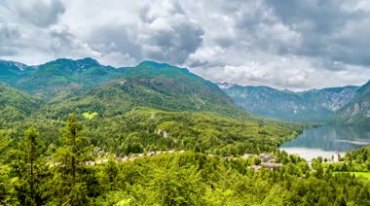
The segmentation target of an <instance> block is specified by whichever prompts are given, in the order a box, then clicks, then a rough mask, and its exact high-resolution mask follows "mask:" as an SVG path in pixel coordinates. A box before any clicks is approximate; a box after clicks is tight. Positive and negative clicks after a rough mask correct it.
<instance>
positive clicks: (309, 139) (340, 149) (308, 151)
mask: <svg viewBox="0 0 370 206" xmlns="http://www.w3.org/2000/svg"><path fill="white" fill-rule="evenodd" d="M367 145H370V129H369V130H367V131H364V130H359V129H356V128H353V127H343V126H342V127H337V126H322V127H317V128H310V129H306V130H304V131H303V133H302V134H301V135H299V136H298V137H297V138H296V139H294V140H291V141H289V142H286V143H284V144H282V145H281V146H280V149H281V150H284V151H286V152H287V153H288V154H298V155H299V156H301V157H302V158H304V159H306V160H307V161H311V160H312V159H313V158H316V157H319V156H321V157H323V158H328V159H329V160H331V159H332V158H334V160H337V159H338V154H339V155H340V156H344V154H345V152H347V151H351V150H354V149H357V148H360V147H363V146H367Z"/></svg>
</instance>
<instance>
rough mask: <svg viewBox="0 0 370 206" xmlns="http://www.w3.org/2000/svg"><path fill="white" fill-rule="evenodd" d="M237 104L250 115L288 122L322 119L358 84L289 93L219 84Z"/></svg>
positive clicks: (336, 107)
mask: <svg viewBox="0 0 370 206" xmlns="http://www.w3.org/2000/svg"><path fill="white" fill-rule="evenodd" d="M220 88H222V89H223V90H224V91H225V92H226V93H227V94H228V95H229V96H230V97H231V98H232V99H233V100H234V101H235V103H236V104H237V105H239V106H241V107H243V108H244V109H245V110H246V111H248V112H251V113H253V114H257V115H262V116H266V117H272V118H277V119H282V120H291V121H296V120H298V121H325V120H328V119H329V118H330V117H331V116H332V115H333V114H335V112H336V111H337V110H338V109H340V108H342V107H343V106H344V105H346V104H347V103H348V102H349V101H350V100H351V99H352V98H353V97H354V95H355V93H356V90H357V87H355V86H347V87H338V88H326V89H321V90H309V91H305V92H292V91H288V90H277V89H274V88H271V87H265V86H245V87H243V86H239V85H225V84H221V85H220Z"/></svg>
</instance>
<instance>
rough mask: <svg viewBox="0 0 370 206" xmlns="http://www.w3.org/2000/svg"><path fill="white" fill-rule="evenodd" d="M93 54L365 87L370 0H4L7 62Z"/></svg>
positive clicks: (242, 78) (256, 79)
mask: <svg viewBox="0 0 370 206" xmlns="http://www.w3.org/2000/svg"><path fill="white" fill-rule="evenodd" d="M133 2H135V3H133ZM87 56H89V57H92V58H95V59H97V60H99V61H100V62H101V63H102V64H109V65H113V66H131V65H136V64H138V63H139V62H141V61H142V60H146V59H149V60H156V61H160V62H167V63H170V64H174V65H178V66H182V67H187V68H189V69H190V70H191V71H193V72H195V73H197V74H199V75H201V76H203V77H204V78H206V79H209V80H212V81H217V82H228V83H238V84H242V85H268V86H273V87H277V88H281V89H293V90H304V89H310V88H322V87H328V86H341V85H347V84H355V85H359V84H363V83H365V82H366V81H367V80H369V79H370V1H367V0H343V1H338V0H300V1H296V0H284V1H277V0H204V1H201V0H173V1H167V0H158V1H157V0H147V1H145V0H142V1H132V0H0V59H5V60H15V61H20V62H23V63H26V64H40V63H44V62H46V61H50V60H53V59H55V58H61V57H63V58H73V59H77V58H82V57H87Z"/></svg>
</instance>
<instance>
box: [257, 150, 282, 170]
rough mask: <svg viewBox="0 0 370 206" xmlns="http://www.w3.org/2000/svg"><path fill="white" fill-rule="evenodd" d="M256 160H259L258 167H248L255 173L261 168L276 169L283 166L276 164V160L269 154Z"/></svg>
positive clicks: (262, 155)
mask: <svg viewBox="0 0 370 206" xmlns="http://www.w3.org/2000/svg"><path fill="white" fill-rule="evenodd" d="M258 158H259V159H260V160H261V163H260V164H258V165H252V166H250V168H252V169H253V170H255V171H258V170H260V169H262V168H266V169H277V168H281V167H282V166H283V164H281V163H277V159H276V158H275V157H274V156H273V155H271V154H260V155H259V156H258Z"/></svg>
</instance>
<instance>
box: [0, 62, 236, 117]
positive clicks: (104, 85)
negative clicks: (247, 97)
mask: <svg viewBox="0 0 370 206" xmlns="http://www.w3.org/2000/svg"><path fill="white" fill-rule="evenodd" d="M0 81H2V82H4V83H5V84H6V85H7V86H6V85H5V84H3V87H6V88H9V89H7V90H4V91H3V92H1V93H4V94H2V96H5V95H6V94H5V93H9V92H13V93H17V94H19V95H18V96H22V95H23V94H24V95H23V96H24V99H32V98H36V99H39V100H40V102H41V103H40V104H42V106H41V108H40V109H39V110H40V111H43V112H47V113H48V115H49V116H54V117H59V116H63V115H66V114H68V113H70V112H76V111H79V112H89V111H97V112H99V114H101V115H114V114H117V113H124V112H126V111H129V110H130V109H132V108H133V107H140V106H142V107H152V108H156V109H163V110H172V111H209V112H219V113H224V114H229V113H238V112H240V110H239V109H238V108H237V107H236V106H235V105H234V103H233V101H232V100H231V98H230V97H228V96H227V95H226V94H225V93H224V92H223V91H222V90H221V89H219V88H218V86H217V85H215V84H213V83H212V82H210V81H207V80H204V79H203V78H201V77H199V76H197V75H195V74H193V73H191V72H189V71H188V70H187V69H185V68H178V67H175V66H171V65H168V64H163V63H157V62H152V61H144V62H142V63H140V64H139V65H137V66H135V67H124V68H114V67H111V66H104V65H101V64H100V63H98V62H97V61H96V60H94V59H91V58H84V59H79V60H70V59H57V60H55V61H51V62H48V63H45V64H42V65H38V66H27V65H25V64H21V63H16V62H8V61H1V62H0ZM10 87H12V88H10ZM8 96H9V95H8ZM30 96H32V98H31V97H30ZM22 101H23V100H22ZM19 104H22V103H21V101H19ZM17 108H18V107H17ZM27 108H34V107H27ZM19 109H22V108H19ZM25 112H26V111H25Z"/></svg>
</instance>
